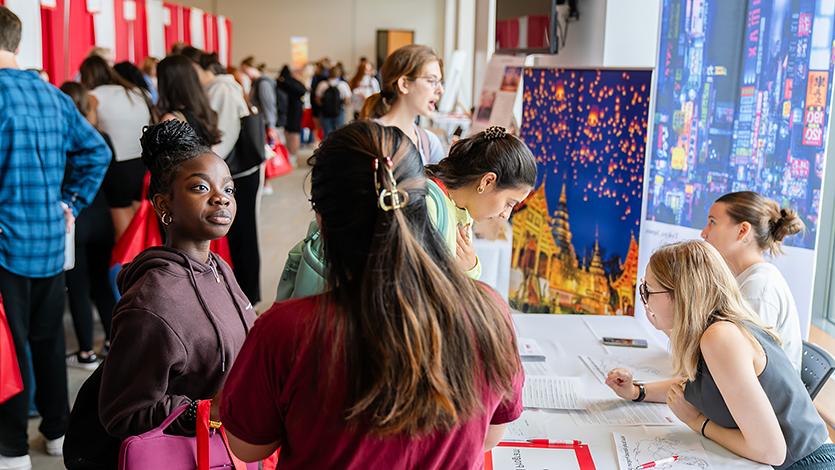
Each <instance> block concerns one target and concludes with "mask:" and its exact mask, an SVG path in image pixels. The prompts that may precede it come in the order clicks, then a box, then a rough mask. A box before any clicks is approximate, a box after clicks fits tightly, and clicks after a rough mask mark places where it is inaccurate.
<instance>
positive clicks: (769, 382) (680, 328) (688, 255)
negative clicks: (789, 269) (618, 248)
mask: <svg viewBox="0 0 835 470" xmlns="http://www.w3.org/2000/svg"><path fill="white" fill-rule="evenodd" d="M639 292H640V295H641V301H642V302H643V303H644V306H645V307H646V311H647V317H648V318H649V321H650V322H651V323H652V324H653V326H655V327H656V328H657V329H659V330H661V331H663V332H664V333H666V334H667V336H669V337H670V344H671V352H672V360H673V369H674V371H675V375H676V378H673V379H670V380H666V381H660V382H653V383H647V384H636V383H635V382H634V381H633V380H632V374H631V373H630V372H629V371H628V370H626V369H614V370H612V371H611V372H609V375H608V377H607V378H606V385H608V386H609V387H611V388H612V390H614V391H615V393H616V394H617V395H618V396H620V397H621V398H624V399H627V400H632V401H644V400H646V401H652V402H660V403H665V402H666V403H667V405H669V407H670V409H671V410H672V412H673V413H675V415H676V416H677V417H678V418H679V419H680V420H681V421H682V422H683V423H684V424H686V425H687V426H688V427H690V429H692V430H693V431H695V432H697V433H700V434H701V435H702V436H704V437H705V438H707V439H710V440H712V441H714V442H716V443H717V444H719V445H721V446H723V447H725V448H726V449H728V450H730V451H731V452H734V453H735V454H737V455H740V456H742V457H745V458H748V459H751V460H754V461H757V462H761V463H764V464H767V465H772V466H773V467H774V468H777V469H780V470H783V469H791V470H801V469H803V470H812V469H820V470H822V469H831V468H835V445H833V444H827V443H826V442H827V441H828V439H829V436H828V434H827V431H826V426H825V425H824V423H823V421H822V420H821V418H820V416H818V413H817V411H816V410H815V406H814V405H813V404H812V400H811V398H809V393H808V392H807V391H806V387H805V386H804V385H803V382H802V381H801V380H800V376H799V375H798V374H797V372H796V371H795V369H794V367H793V366H792V363H791V361H790V360H789V358H788V356H786V353H785V352H783V349H782V348H781V347H780V338H779V336H778V335H777V333H775V332H774V329H772V328H770V327H768V326H766V325H765V323H764V322H763V321H762V320H761V319H760V318H759V316H757V314H756V313H755V312H754V311H753V310H752V309H751V307H750V306H749V305H748V304H747V303H746V302H745V301H744V300H743V297H742V293H741V292H740V290H739V286H738V285H737V282H736V279H735V278H734V275H733V273H732V272H731V270H730V268H729V267H728V265H727V264H726V263H725V261H724V260H723V259H722V256H721V255H720V254H719V252H718V251H717V250H716V248H714V247H713V246H712V245H710V244H709V243H707V242H705V241H702V240H692V241H688V242H683V243H676V244H672V245H667V246H665V247H662V248H661V249H659V250H658V251H657V252H656V253H655V254H653V255H652V257H651V258H650V260H649V265H648V266H647V271H646V279H645V280H643V281H641V286H640V289H639Z"/></svg>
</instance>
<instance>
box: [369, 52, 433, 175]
mask: <svg viewBox="0 0 835 470" xmlns="http://www.w3.org/2000/svg"><path fill="white" fill-rule="evenodd" d="M380 75H381V76H382V86H381V91H380V93H376V94H374V95H371V96H369V97H368V98H367V99H366V100H365V105H364V106H363V108H362V112H361V113H360V116H361V117H362V118H363V119H374V120H375V121H376V122H377V123H379V124H382V125H384V126H391V127H397V128H398V129H400V130H401V131H403V133H404V134H406V136H408V137H409V139H410V140H411V141H412V143H413V144H414V145H415V147H417V149H418V152H419V153H420V158H421V160H422V161H423V164H424V165H430V164H435V163H438V162H439V161H441V159H442V158H444V156H445V155H444V153H445V152H444V146H443V144H441V140H440V139H438V136H436V135H435V134H433V133H431V132H426V131H425V130H424V129H423V128H421V127H420V126H418V125H417V124H416V123H415V121H416V120H417V118H418V117H419V116H425V117H427V118H428V117H429V116H430V115H431V114H432V112H433V111H435V106H437V104H438V102H439V101H440V100H441V94H443V92H444V82H443V80H442V79H443V72H442V71H441V59H440V57H438V54H436V53H435V51H433V50H432V48H430V47H427V46H421V45H418V44H412V45H409V46H403V47H401V48H400V49H397V50H396V51H394V52H393V53H392V54H391V55H390V56H388V58H387V59H386V61H385V62H384V63H383V66H382V68H381V69H380Z"/></svg>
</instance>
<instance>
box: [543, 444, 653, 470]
mask: <svg viewBox="0 0 835 470" xmlns="http://www.w3.org/2000/svg"><path fill="white" fill-rule="evenodd" d="M528 442H530V443H531V444H557V445H559V444H562V445H568V446H578V445H580V444H582V442H580V441H578V440H577V439H572V440H566V441H555V440H552V439H528ZM647 468H649V467H647Z"/></svg>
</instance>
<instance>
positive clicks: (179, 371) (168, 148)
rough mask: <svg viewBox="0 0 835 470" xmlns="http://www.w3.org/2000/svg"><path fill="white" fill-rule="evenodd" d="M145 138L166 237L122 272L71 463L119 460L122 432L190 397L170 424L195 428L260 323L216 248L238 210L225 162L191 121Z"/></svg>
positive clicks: (142, 428) (71, 444) (143, 426)
mask: <svg viewBox="0 0 835 470" xmlns="http://www.w3.org/2000/svg"><path fill="white" fill-rule="evenodd" d="M141 144H142V161H143V162H144V163H145V165H146V166H147V167H148V170H149V171H150V172H151V185H150V189H149V193H148V196H149V197H150V198H151V201H153V205H154V209H155V210H156V212H157V215H158V216H159V219H160V221H161V222H162V225H163V227H164V229H165V234H166V243H165V246H162V247H154V248H148V249H146V250H145V251H143V252H142V253H140V254H139V255H138V256H137V257H136V259H134V261H133V262H131V263H130V264H128V265H126V266H125V267H124V269H122V271H121V272H120V273H119V278H118V284H119V290H120V292H121V293H122V298H121V299H120V300H119V303H118V304H117V305H116V308H115V310H114V313H113V326H112V328H113V335H112V336H113V339H112V342H111V347H110V353H109V354H108V356H107V358H106V359H105V360H104V363H103V364H102V365H101V366H100V367H99V368H98V369H97V370H96V371H95V372H94V373H93V375H91V376H90V378H89V379H88V380H87V381H86V382H85V383H84V385H83V386H82V388H81V390H80V391H79V394H78V399H77V400H76V402H75V406H74V407H73V410H72V415H71V417H70V429H69V431H68V432H67V436H66V441H65V442H64V459H65V460H64V463H65V464H66V466H67V468H69V469H76V468H78V469H82V468H83V469H88V470H89V469H99V468H113V469H115V468H116V467H117V457H118V452H119V445H120V443H121V441H122V440H123V439H125V438H127V437H128V436H133V435H137V434H142V433H144V432H147V431H150V430H151V429H154V428H155V427H157V426H159V425H160V424H162V422H163V421H164V420H165V418H167V417H168V415H170V414H171V412H172V411H173V410H175V409H176V408H177V407H179V406H180V405H182V404H185V403H188V404H189V411H187V412H186V413H184V414H182V415H180V418H178V419H177V420H176V421H175V422H174V424H173V425H172V426H171V427H169V428H168V432H172V433H175V434H181V435H193V433H194V431H195V415H194V412H195V411H196V409H197V404H198V402H199V401H200V400H212V399H213V398H214V397H215V396H216V395H217V394H218V391H219V390H220V388H221V385H222V384H223V381H224V380H225V378H226V375H227V374H228V373H229V370H230V368H231V367H232V362H233V361H234V360H235V356H236V355H237V353H238V351H239V350H240V348H241V346H242V345H243V343H244V339H245V338H246V335H247V332H248V331H249V328H250V327H251V326H252V324H253V323H254V322H255V311H254V310H253V308H252V305H251V304H250V303H249V301H248V300H247V298H246V296H245V295H244V293H243V292H242V291H241V288H240V287H239V286H238V283H237V282H236V281H235V276H234V275H233V274H232V270H231V268H230V267H229V266H228V265H227V264H226V263H225V262H224V261H223V260H222V259H221V258H220V257H218V256H216V255H215V254H213V253H210V252H209V244H210V243H211V241H212V240H215V239H218V238H220V237H223V236H224V235H226V233H227V231H228V230H229V227H230V225H231V224H232V221H233V220H234V219H235V212H236V204H235V187H234V184H233V182H232V176H231V175H230V174H229V168H227V166H226V163H225V162H224V161H223V159H221V158H220V157H219V156H217V155H216V154H215V153H213V152H212V151H211V149H210V148H209V146H208V145H207V144H206V142H205V141H204V140H203V139H202V138H200V137H199V136H198V134H197V133H196V132H195V131H194V129H192V128H191V126H190V125H189V124H188V123H185V122H180V121H176V120H170V121H165V122H163V123H161V124H158V125H156V126H151V127H150V128H146V129H145V130H144V132H143V133H142V140H141ZM217 405H218V402H217V401H216V400H213V402H212V410H213V411H212V414H213V416H214V418H213V419H217Z"/></svg>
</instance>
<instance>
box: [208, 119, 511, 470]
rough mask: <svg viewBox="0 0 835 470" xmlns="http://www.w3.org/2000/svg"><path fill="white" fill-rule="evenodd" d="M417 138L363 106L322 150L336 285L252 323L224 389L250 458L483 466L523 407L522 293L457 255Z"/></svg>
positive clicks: (322, 464)
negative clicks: (488, 281) (518, 318)
mask: <svg viewBox="0 0 835 470" xmlns="http://www.w3.org/2000/svg"><path fill="white" fill-rule="evenodd" d="M406 142H407V140H406V137H405V136H404V135H403V133H402V132H400V131H399V130H398V129H395V128H391V127H383V126H380V125H377V124H375V123H373V122H369V121H358V122H354V123H352V124H349V125H348V126H346V127H344V128H342V129H340V130H338V131H335V132H334V133H333V134H332V135H331V137H330V138H328V139H327V140H326V141H324V142H323V143H322V145H321V146H320V147H319V148H318V149H317V150H316V152H315V153H314V156H313V159H312V161H313V162H314V164H313V173H312V192H311V195H312V198H311V200H312V203H313V208H314V210H315V211H316V214H317V218H318V219H319V220H320V221H321V227H322V239H323V243H324V251H325V253H326V256H327V263H328V265H329V267H330V268H329V269H328V286H329V289H328V291H327V292H325V293H324V294H321V295H318V296H313V297H307V298H303V299H296V300H292V301H288V302H280V303H276V304H275V305H273V307H272V308H271V309H270V310H269V311H268V312H267V313H265V314H264V315H262V317H261V318H260V319H259V321H258V322H257V324H256V325H255V327H253V329H252V332H251V333H250V335H249V337H248V338H247V341H246V343H245V344H244V347H243V348H242V350H241V355H240V356H239V358H238V361H237V362H236V364H235V367H234V368H233V370H232V372H231V373H230V375H229V379H228V380H227V382H226V385H225V386H224V391H223V393H222V399H221V418H222V420H223V423H224V426H225V427H226V430H227V432H228V433H229V440H230V445H231V447H232V449H233V451H234V452H235V453H236V454H237V455H238V456H239V457H241V458H242V459H244V460H248V461H255V460H259V459H262V458H264V457H266V456H268V455H270V454H272V453H273V452H274V451H275V449H276V448H278V447H281V468H282V469H285V470H293V469H301V468H304V469H328V468H420V469H445V468H479V467H480V466H481V465H482V462H483V458H484V457H483V452H484V451H485V449H490V448H492V447H493V446H494V445H495V444H496V443H497V442H498V441H499V439H500V438H501V436H502V434H503V432H504V427H505V424H506V423H508V422H510V421H513V420H515V419H516V418H517V417H518V416H519V415H520V414H521V411H522V403H521V385H522V381H523V372H522V369H521V365H520V364H521V363H520V360H519V357H518V353H517V351H516V345H515V339H514V334H513V327H512V324H511V321H510V317H509V315H508V307H507V305H506V304H504V302H503V301H502V300H501V299H500V298H499V297H498V295H497V294H496V293H495V292H493V291H491V290H489V288H487V287H486V286H484V285H481V284H479V283H477V282H475V281H473V280H472V279H469V278H468V277H467V276H465V275H464V273H463V272H462V271H461V270H460V269H458V268H457V267H455V266H454V264H455V262H454V261H453V259H452V257H451V256H450V255H449V251H448V249H447V248H446V246H444V243H443V241H442V240H441V238H440V237H439V236H438V234H437V232H436V230H435V228H434V227H433V225H432V223H431V222H430V220H429V218H428V217H427V209H426V184H427V182H426V179H425V177H424V175H423V165H422V164H421V161H420V157H419V156H418V154H417V152H416V151H415V149H414V146H412V145H409V144H407V143H406ZM323 442H326V443H327V445H325V446H323V445H322V443H323Z"/></svg>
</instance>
